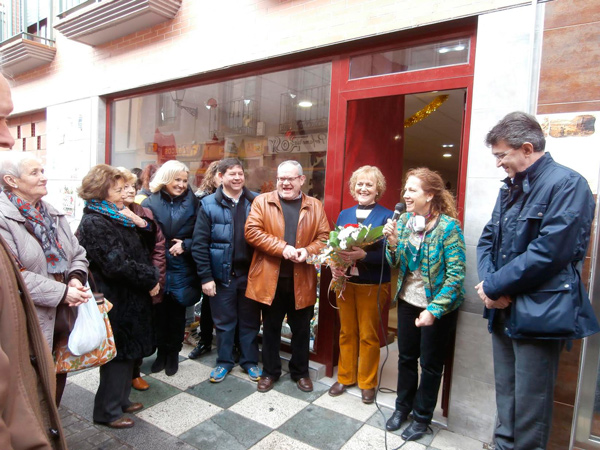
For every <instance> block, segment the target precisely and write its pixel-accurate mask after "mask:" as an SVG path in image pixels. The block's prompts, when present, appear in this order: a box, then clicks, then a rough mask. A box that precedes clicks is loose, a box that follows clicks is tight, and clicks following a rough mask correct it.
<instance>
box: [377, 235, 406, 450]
mask: <svg viewBox="0 0 600 450" xmlns="http://www.w3.org/2000/svg"><path fill="white" fill-rule="evenodd" d="M386 245H387V238H385V239H384V240H383V251H382V252H381V271H380V272H379V287H378V288H377V311H378V313H379V329H380V330H381V332H382V334H383V338H384V340H385V358H384V359H383V364H381V368H380V369H379V380H378V382H377V390H376V391H375V406H376V407H377V410H378V411H379V413H380V414H381V417H382V418H383V426H384V442H385V449H386V450H388V444H387V430H386V429H385V423H386V418H385V414H384V413H383V410H382V409H381V407H380V406H379V403H378V402H377V395H378V394H379V392H380V391H381V389H382V388H381V377H382V375H383V369H384V368H385V364H386V363H387V360H388V358H389V356H390V348H389V345H388V342H387V327H384V324H383V314H382V312H381V304H380V302H379V298H380V296H381V284H382V283H383V269H384V264H385V262H386V261H385V247H386ZM391 288H392V286H391V283H390V290H391ZM385 389H387V390H388V391H390V393H394V392H396V391H394V390H392V389H388V388H385ZM381 392H383V391H381ZM386 393H387V392H386ZM404 444H405V443H403V444H402V445H404ZM402 445H401V446H400V447H402ZM400 447H398V448H400Z"/></svg>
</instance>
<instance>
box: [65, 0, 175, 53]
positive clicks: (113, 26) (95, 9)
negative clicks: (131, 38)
mask: <svg viewBox="0 0 600 450" xmlns="http://www.w3.org/2000/svg"><path fill="white" fill-rule="evenodd" d="M181 1H182V0H103V1H101V2H100V1H95V0H94V1H92V0H90V1H88V2H85V3H82V4H81V5H78V6H76V7H74V8H71V9H69V10H68V11H65V12H64V13H62V14H61V15H60V16H59V18H60V20H59V22H58V23H57V24H56V25H55V27H54V28H56V30H58V31H59V32H61V33H62V34H63V35H64V36H65V37H67V38H69V39H73V40H75V41H78V42H82V43H84V44H88V45H94V46H95V45H101V44H104V43H106V42H109V41H112V40H114V39H117V38H120V37H122V36H126V35H128V34H132V33H135V32H136V31H140V30H143V29H145V28H149V27H152V26H154V25H157V24H159V23H162V22H166V21H167V20H171V19H172V18H173V17H175V14H177V11H179V8H180V7H181Z"/></svg>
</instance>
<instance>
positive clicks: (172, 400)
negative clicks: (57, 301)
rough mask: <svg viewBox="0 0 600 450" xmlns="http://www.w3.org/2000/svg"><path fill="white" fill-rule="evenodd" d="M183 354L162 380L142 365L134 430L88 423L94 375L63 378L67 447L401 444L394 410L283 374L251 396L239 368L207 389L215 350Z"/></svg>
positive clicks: (464, 444)
mask: <svg viewBox="0 0 600 450" xmlns="http://www.w3.org/2000/svg"><path fill="white" fill-rule="evenodd" d="M190 350H191V347H188V346H184V349H183V350H182V352H181V357H180V364H179V371H178V372H177V374H176V375H175V376H172V377H168V376H166V375H165V374H164V372H161V373H158V374H150V366H151V365H152V362H153V361H154V357H150V358H146V359H145V360H144V364H143V366H142V373H143V374H149V375H145V376H144V378H145V379H146V381H147V382H148V383H149V384H150V389H149V390H147V391H145V392H138V391H135V390H132V394H131V400H132V401H134V402H141V403H143V404H144V409H143V410H141V411H139V412H138V413H136V414H135V415H134V416H135V417H134V420H135V423H136V424H135V426H134V427H133V428H130V429H125V430H113V429H110V428H107V427H104V426H101V425H96V424H93V423H92V408H93V399H94V394H95V392H96V389H97V387H98V382H99V373H98V370H97V369H93V370H88V371H85V372H82V373H77V374H73V375H71V376H69V378H68V381H67V387H66V389H65V394H64V396H63V401H62V405H61V415H62V417H63V424H64V427H65V432H66V433H67V435H68V436H67V440H68V444H69V449H71V450H87V449H100V450H109V449H118V450H125V449H144V450H152V449H157V450H170V449H177V450H193V449H203V450H209V449H219V450H220V449H228V450H237V449H253V450H259V449H260V450H262V449H264V450H271V449H331V450H337V449H344V450H353V449H356V450H367V449H378V450H379V449H384V448H386V442H385V440H386V438H387V448H388V449H390V450H391V449H396V448H398V447H399V446H400V445H402V444H403V442H404V441H403V440H402V439H401V438H400V433H401V431H402V430H399V431H397V432H395V433H387V434H386V433H385V432H384V431H383V430H384V423H385V420H386V419H387V418H388V417H389V416H390V415H391V413H392V410H390V409H389V408H382V411H383V414H384V415H385V419H384V418H383V417H382V416H381V413H380V412H379V411H378V409H377V407H376V406H375V405H365V404H363V403H362V402H361V400H360V397H358V396H356V395H352V394H351V393H347V394H344V395H342V396H340V397H336V398H333V397H330V396H329V395H328V394H327V390H328V389H329V386H327V385H326V384H324V383H321V382H315V383H314V391H313V392H311V393H305V392H302V391H300V390H299V389H298V388H297V387H296V384H295V383H294V382H293V381H292V380H291V379H290V377H289V375H288V374H286V375H284V376H282V377H281V378H280V380H279V381H278V382H277V383H276V384H275V387H274V388H273V390H271V391H270V392H267V393H259V392H257V391H256V383H255V382H252V381H250V379H249V378H248V375H247V374H245V373H244V372H242V370H241V368H239V367H235V368H234V369H233V371H232V372H231V373H230V374H229V375H227V377H226V378H225V380H224V381H223V382H221V383H218V384H213V383H210V381H209V380H208V378H209V374H210V372H211V370H212V368H213V367H214V365H215V361H216V351H214V350H213V352H211V353H210V354H208V355H204V356H203V357H201V358H199V359H197V360H194V361H192V360H189V359H187V354H188V353H189V352H190ZM481 448H482V444H481V442H479V441H475V440H473V439H470V438H467V437H464V436H459V435H455V434H453V433H450V432H448V431H445V430H440V429H439V428H437V427H433V434H432V435H429V436H425V437H424V438H423V439H421V440H419V441H416V442H408V443H406V444H405V445H404V446H403V447H402V449H403V450H451V449H460V450H480V449H481Z"/></svg>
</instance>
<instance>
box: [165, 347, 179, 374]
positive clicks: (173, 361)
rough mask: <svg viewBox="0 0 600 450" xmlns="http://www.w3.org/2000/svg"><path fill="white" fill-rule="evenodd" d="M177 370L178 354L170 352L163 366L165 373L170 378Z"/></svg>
mask: <svg viewBox="0 0 600 450" xmlns="http://www.w3.org/2000/svg"><path fill="white" fill-rule="evenodd" d="M178 369H179V352H178V351H172V352H169V353H168V354H167V364H166V366H165V373H166V374H167V376H169V377H171V376H173V375H175V374H176V373H177V370H178Z"/></svg>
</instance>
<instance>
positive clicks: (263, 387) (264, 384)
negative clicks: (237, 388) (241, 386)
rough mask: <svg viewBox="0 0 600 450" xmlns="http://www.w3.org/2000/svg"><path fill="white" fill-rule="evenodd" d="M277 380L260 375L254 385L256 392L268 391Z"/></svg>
mask: <svg viewBox="0 0 600 450" xmlns="http://www.w3.org/2000/svg"><path fill="white" fill-rule="evenodd" d="M276 381H277V380H276V379H275V378H273V377H270V376H268V375H267V376H264V375H263V376H261V377H260V380H258V384H257V386H256V390H257V391H258V392H268V391H270V390H271V389H273V385H274V384H275V382H276Z"/></svg>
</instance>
